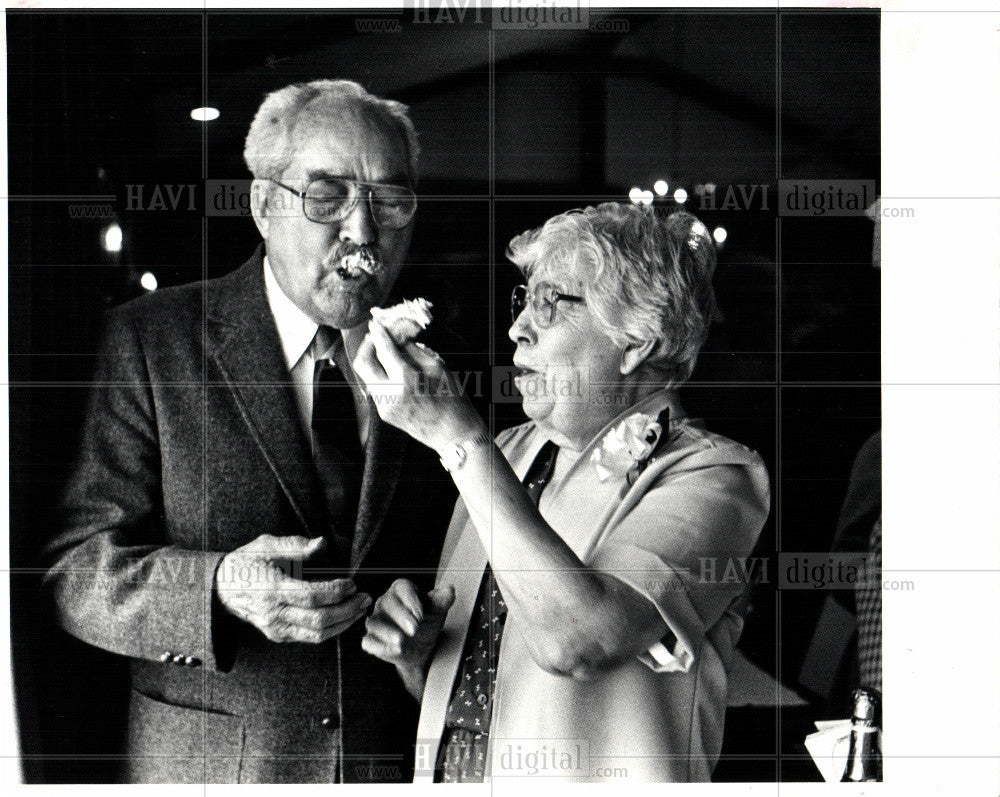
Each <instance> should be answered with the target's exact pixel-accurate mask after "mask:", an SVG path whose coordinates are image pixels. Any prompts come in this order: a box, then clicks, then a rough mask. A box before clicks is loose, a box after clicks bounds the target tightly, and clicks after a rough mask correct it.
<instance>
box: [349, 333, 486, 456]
mask: <svg viewBox="0 0 1000 797" xmlns="http://www.w3.org/2000/svg"><path fill="white" fill-rule="evenodd" d="M353 366H354V372H355V373H356V374H357V375H358V377H359V378H360V379H361V380H362V381H363V382H364V383H365V387H366V388H367V390H368V393H369V395H371V397H372V400H373V401H374V402H375V408H376V409H377V410H378V414H379V416H380V417H381V418H382V420H384V421H385V422H386V423H390V424H392V425H393V426H395V427H396V428H398V429H402V430H403V431H404V432H406V433H407V434H408V435H410V437H412V438H414V439H415V440H417V441H419V442H421V443H423V444H424V445H426V446H429V447H430V448H433V449H434V450H435V451H439V452H440V451H441V450H442V449H443V448H444V447H445V446H447V445H449V444H451V443H457V442H460V441H462V440H467V439H470V438H472V437H475V436H476V434H478V433H479V432H480V431H481V430H482V429H483V428H484V424H483V421H482V419H481V418H480V417H479V416H478V415H477V414H476V411H475V409H474V408H473V406H472V404H471V402H470V401H469V400H468V398H467V397H466V396H465V394H464V392H463V391H462V389H461V388H460V387H459V385H458V382H457V381H456V380H455V377H454V376H453V375H452V373H451V371H449V370H448V368H447V366H446V365H445V363H444V360H442V359H441V357H440V356H439V355H438V354H437V353H435V352H434V351H432V350H431V349H429V348H427V347H426V346H424V345H423V344H420V343H408V344H407V345H406V346H405V347H402V348H400V347H398V346H397V345H396V344H395V342H393V340H392V338H391V337H389V333H388V332H387V331H386V329H385V327H383V326H382V325H381V324H380V323H378V322H377V321H375V320H372V321H370V322H369V323H368V334H367V335H365V338H364V340H363V341H362V343H361V346H360V347H359V348H358V353H357V356H356V357H355V358H354V362H353Z"/></svg>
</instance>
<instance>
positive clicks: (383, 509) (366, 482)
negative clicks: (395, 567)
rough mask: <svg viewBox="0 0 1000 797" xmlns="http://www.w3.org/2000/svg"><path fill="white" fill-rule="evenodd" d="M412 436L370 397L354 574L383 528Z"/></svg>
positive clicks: (356, 528) (356, 526)
mask: <svg viewBox="0 0 1000 797" xmlns="http://www.w3.org/2000/svg"><path fill="white" fill-rule="evenodd" d="M409 440H410V438H409V437H408V436H407V435H406V434H404V433H403V432H401V431H399V430H398V429H396V428H395V427H394V426H391V425H390V424H387V423H385V421H383V420H382V419H381V418H380V417H379V415H378V410H377V409H376V408H375V403H374V402H373V401H372V400H371V399H368V443H367V445H366V446H365V471H364V475H363V476H362V480H361V499H360V501H359V503H358V520H357V524H356V525H355V527H354V542H353V544H352V546H351V575H354V573H356V572H357V569H358V568H359V567H360V566H361V562H362V560H363V559H364V558H365V555H366V554H367V553H368V551H369V550H370V549H371V547H372V545H373V544H374V542H375V538H376V537H377V536H378V532H379V530H380V529H381V528H382V522H383V521H384V520H385V516H386V513H387V512H388V510H389V503H390V502H391V501H392V497H393V495H394V494H395V492H396V486H397V485H398V484H399V477H400V473H401V472H402V468H403V459H404V458H405V456H406V449H407V447H408V446H409Z"/></svg>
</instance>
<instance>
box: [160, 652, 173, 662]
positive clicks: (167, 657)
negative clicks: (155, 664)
mask: <svg viewBox="0 0 1000 797" xmlns="http://www.w3.org/2000/svg"><path fill="white" fill-rule="evenodd" d="M173 660H174V652H173V651H172V650H165V651H163V653H161V654H160V661H162V662H163V663H164V664H166V663H167V662H168V661H173Z"/></svg>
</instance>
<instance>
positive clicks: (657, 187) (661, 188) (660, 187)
mask: <svg viewBox="0 0 1000 797" xmlns="http://www.w3.org/2000/svg"><path fill="white" fill-rule="evenodd" d="M653 190H654V191H656V193H657V195H658V196H666V195H667V191H669V190H670V186H669V185H667V181H666V180H657V181H656V182H655V183H653Z"/></svg>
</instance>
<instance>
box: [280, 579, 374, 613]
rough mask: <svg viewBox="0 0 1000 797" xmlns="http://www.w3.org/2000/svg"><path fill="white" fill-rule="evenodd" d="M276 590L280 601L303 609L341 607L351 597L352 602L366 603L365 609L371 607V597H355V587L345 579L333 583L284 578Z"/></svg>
mask: <svg viewBox="0 0 1000 797" xmlns="http://www.w3.org/2000/svg"><path fill="white" fill-rule="evenodd" d="M278 590H279V592H280V596H281V597H280V600H282V601H283V602H285V603H289V604H291V605H292V606H301V607H302V608H304V609H316V608H319V607H321V606H334V605H342V604H343V603H344V601H345V600H347V599H348V598H351V596H352V595H353V596H354V597H353V598H351V599H352V600H354V599H360V598H363V599H364V600H365V602H366V605H365V608H368V606H370V605H371V596H369V595H367V594H365V593H360V594H357V595H355V591H356V590H357V587H356V586H355V584H354V582H353V581H351V580H350V579H346V578H338V579H334V580H333V581H302V580H300V579H297V578H286V579H284V580H282V581H281V582H279V584H278Z"/></svg>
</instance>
